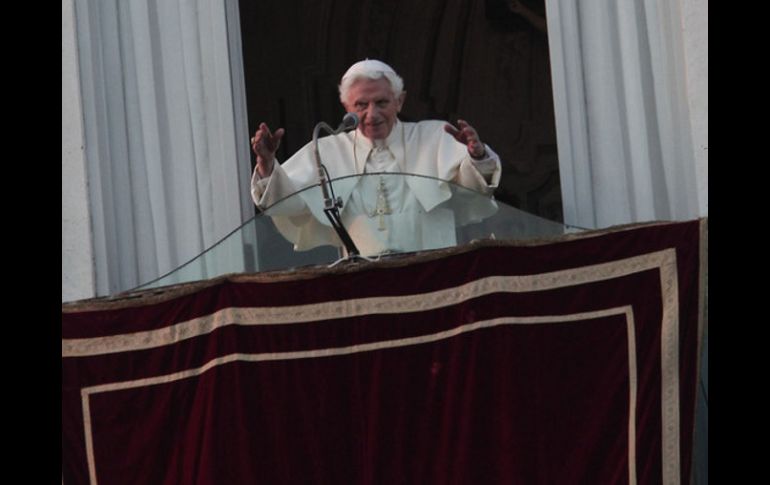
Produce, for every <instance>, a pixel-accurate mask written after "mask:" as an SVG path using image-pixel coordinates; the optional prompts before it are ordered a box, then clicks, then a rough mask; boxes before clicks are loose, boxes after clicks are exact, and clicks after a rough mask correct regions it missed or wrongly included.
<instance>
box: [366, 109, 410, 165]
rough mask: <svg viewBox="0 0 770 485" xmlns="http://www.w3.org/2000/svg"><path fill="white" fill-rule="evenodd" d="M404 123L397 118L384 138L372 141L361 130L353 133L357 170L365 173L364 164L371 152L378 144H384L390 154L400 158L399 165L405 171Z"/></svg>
mask: <svg viewBox="0 0 770 485" xmlns="http://www.w3.org/2000/svg"><path fill="white" fill-rule="evenodd" d="M403 138H404V125H403V123H401V121H400V120H399V119H398V118H396V122H395V123H393V128H392V129H391V130H390V133H389V134H388V136H387V137H386V138H385V139H384V140H375V141H372V140H370V139H369V138H367V137H365V136H364V135H363V134H362V133H360V130H356V131H355V133H354V134H353V154H354V158H355V161H356V171H357V172H358V173H364V165H365V163H366V159H367V157H368V156H369V152H371V151H372V149H374V148H375V147H377V146H384V147H385V149H387V150H388V152H390V156H391V157H393V158H396V159H397V160H398V165H399V167H400V169H401V171H402V172H403V171H404V169H405V165H404V164H405V160H404V153H405V150H406V147H404V146H403V142H404V140H403Z"/></svg>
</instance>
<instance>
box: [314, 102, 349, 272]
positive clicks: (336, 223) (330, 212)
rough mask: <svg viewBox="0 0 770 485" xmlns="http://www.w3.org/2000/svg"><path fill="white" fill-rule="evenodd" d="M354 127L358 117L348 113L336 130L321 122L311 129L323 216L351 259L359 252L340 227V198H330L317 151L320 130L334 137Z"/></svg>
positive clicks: (327, 183) (328, 185)
mask: <svg viewBox="0 0 770 485" xmlns="http://www.w3.org/2000/svg"><path fill="white" fill-rule="evenodd" d="M356 126H358V116H356V115H355V114H353V113H348V114H346V115H345V117H344V118H343V120H342V124H340V126H339V128H337V129H336V130H332V128H331V126H329V125H328V124H326V123H324V122H323V121H322V122H320V123H318V124H317V125H315V128H314V129H313V153H314V155H315V162H316V165H317V167H318V180H319V182H320V184H321V193H322V194H323V199H324V214H326V217H327V218H328V219H329V222H330V223H331V225H332V227H333V228H334V230H335V232H336V233H337V236H339V238H340V240H341V241H342V244H343V245H344V246H345V249H346V250H347V252H348V255H349V256H351V257H355V256H359V255H360V252H359V251H358V248H357V247H356V245H355V243H354V242H353V239H351V237H350V234H348V231H347V230H346V229H345V226H343V225H342V217H341V216H340V211H339V209H340V208H341V207H342V198H341V197H336V198H333V197H332V194H333V191H332V190H330V188H331V181H330V180H329V178H328V177H327V176H326V170H324V166H323V163H322V162H321V154H320V152H319V150H318V134H319V132H320V130H321V129H324V130H326V131H327V132H329V133H330V134H332V135H336V134H338V133H340V132H342V131H344V130H345V129H346V128H355V127H356Z"/></svg>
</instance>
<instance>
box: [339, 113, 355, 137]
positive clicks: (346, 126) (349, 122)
mask: <svg viewBox="0 0 770 485" xmlns="http://www.w3.org/2000/svg"><path fill="white" fill-rule="evenodd" d="M359 121H360V120H359V119H358V115H357V114H355V113H346V114H345V116H344V117H343V118H342V123H340V126H339V127H338V128H337V130H336V131H335V133H340V132H342V131H348V130H355V129H356V128H358V123H359Z"/></svg>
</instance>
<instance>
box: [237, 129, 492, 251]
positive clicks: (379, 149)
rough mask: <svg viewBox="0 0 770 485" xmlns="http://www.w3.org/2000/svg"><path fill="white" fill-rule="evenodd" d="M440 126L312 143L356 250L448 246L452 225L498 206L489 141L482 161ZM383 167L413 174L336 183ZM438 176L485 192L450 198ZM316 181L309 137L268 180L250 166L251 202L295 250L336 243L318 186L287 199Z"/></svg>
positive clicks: (382, 170)
mask: <svg viewBox="0 0 770 485" xmlns="http://www.w3.org/2000/svg"><path fill="white" fill-rule="evenodd" d="M445 124H446V123H445V122H443V121H434V120H430V121H421V122H419V123H405V122H401V121H397V122H396V123H395V125H394V126H393V129H392V131H391V133H390V135H389V136H388V138H387V139H385V140H375V142H374V143H373V142H372V141H371V140H369V139H368V138H366V137H365V136H363V135H361V133H359V132H358V131H357V130H356V131H352V132H348V133H340V134H338V135H332V136H327V137H324V138H321V139H319V140H318V144H319V153H320V156H321V161H322V162H323V164H324V165H325V166H326V168H327V170H328V172H329V177H330V179H332V182H333V188H334V193H335V195H337V196H339V197H340V198H341V199H342V201H343V208H342V210H341V213H340V215H341V218H342V223H343V225H344V226H345V228H346V229H347V230H348V232H349V233H350V236H351V238H352V239H353V241H354V242H355V243H356V246H357V247H358V249H359V251H360V252H361V254H363V255H370V256H371V255H377V254H382V253H387V252H402V251H417V250H423V249H435V248H442V247H449V246H453V245H455V244H456V237H455V226H458V225H463V224H467V223H471V222H476V221H480V220H482V219H484V218H486V217H488V216H490V215H492V214H494V212H495V211H496V210H497V205H496V204H495V202H494V200H493V199H492V198H491V197H492V192H493V191H494V189H495V188H496V187H497V185H498V183H499V181H500V173H501V167H500V157H499V156H498V155H497V154H496V153H494V152H493V151H492V149H490V148H489V147H488V146H487V147H486V151H487V158H485V159H483V160H474V159H473V158H471V156H470V154H469V153H468V148H467V147H466V146H465V145H464V144H462V143H459V142H458V141H457V140H455V139H454V137H452V136H451V135H449V134H448V133H446V132H445V131H444V125H445ZM385 172H401V173H405V174H415V175H418V176H396V175H382V176H379V175H369V176H366V177H348V178H342V179H341V180H335V179H340V178H341V177H346V176H351V175H356V174H364V173H368V174H372V173H374V174H376V173H385ZM428 177H429V178H428ZM444 181H450V182H453V183H455V184H458V185H462V186H464V187H467V188H469V189H472V190H473V191H475V192H481V193H482V194H485V195H486V197H484V196H482V195H475V196H470V197H463V200H450V199H451V198H452V189H451V187H450V185H449V184H447V183H446V182H444ZM317 183H318V169H317V166H316V163H315V158H314V155H313V146H312V142H311V143H308V144H307V145H305V146H304V147H303V148H302V149H300V150H299V151H298V152H297V153H295V154H294V156H292V157H291V158H290V159H288V160H287V161H286V162H285V163H283V164H281V165H279V164H278V163H276V164H275V165H274V168H273V173H272V174H271V176H270V177H267V178H264V179H260V178H259V175H258V173H257V171H256V170H254V174H253V176H252V179H251V196H252V198H253V199H254V202H255V203H256V204H257V206H258V207H260V208H261V209H263V210H265V209H267V210H266V213H267V214H269V215H270V216H271V217H272V219H273V222H274V223H275V225H276V227H277V228H278V230H279V231H280V232H281V234H282V235H283V236H284V237H285V238H286V239H288V240H289V241H291V242H292V243H294V249H295V250H300V251H301V250H307V249H311V248H314V247H316V246H321V245H332V246H338V247H341V246H342V244H341V242H340V240H339V238H338V237H337V235H336V233H335V232H334V229H333V228H332V227H331V224H330V223H329V221H328V219H327V218H326V215H325V214H324V213H323V199H322V197H321V192H320V190H305V191H303V192H301V193H300V194H299V195H295V196H293V197H289V196H291V195H292V194H294V193H295V192H297V191H299V190H301V189H303V188H305V187H310V186H313V185H315V184H317ZM455 192H456V193H457V191H455ZM468 194H472V193H471V192H468ZM458 197H461V196H459V195H455V198H458ZM378 209H380V210H379V211H378ZM383 209H384V210H383ZM383 212H385V213H384V214H383Z"/></svg>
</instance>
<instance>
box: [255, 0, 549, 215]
mask: <svg viewBox="0 0 770 485" xmlns="http://www.w3.org/2000/svg"><path fill="white" fill-rule="evenodd" d="M512 1H513V0H486V1H483V2H480V1H477V0H420V1H419V2H414V1H408V2H407V1H399V0H395V1H394V0H388V1H385V0H333V1H332V0H330V1H322V2H315V1H309V0H305V1H300V0H260V1H253V0H241V2H240V16H241V32H242V36H243V54H244V67H245V76H246V92H247V101H248V117H249V132H250V133H253V132H254V131H255V129H256V127H257V125H258V124H259V122H260V121H265V122H267V123H268V124H269V125H270V126H271V128H278V127H284V128H286V130H287V131H286V136H285V137H284V140H283V143H282V148H281V151H280V152H279V160H286V158H288V156H290V155H291V154H293V153H294V152H295V151H296V150H298V149H299V148H300V147H302V146H303V145H304V144H305V143H307V142H308V141H310V138H311V134H312V129H313V126H314V125H315V124H316V123H317V122H318V121H326V122H328V123H329V124H330V125H335V126H336V124H337V123H338V122H339V121H338V120H340V119H341V118H342V115H343V114H344V111H343V109H342V107H341V106H340V103H339V98H338V92H337V83H338V82H339V78H340V76H341V75H342V73H344V72H345V70H346V69H347V68H348V67H349V66H350V65H351V64H353V63H354V62H356V61H359V60H361V59H364V58H367V57H368V58H374V59H381V60H383V61H385V62H387V63H388V64H390V65H391V66H393V67H394V68H395V69H396V71H398V72H399V74H400V75H401V76H402V77H403V78H404V81H405V89H406V91H407V100H406V104H405V106H404V109H403V111H402V116H401V118H402V119H404V120H406V121H417V120H423V119H431V118H433V119H442V120H453V121H455V120H457V118H463V119H466V120H468V121H469V122H470V123H471V124H472V125H473V126H474V127H476V128H477V129H478V131H479V134H480V135H481V138H482V140H484V141H485V142H486V143H488V144H489V145H490V146H492V147H493V148H494V150H495V151H496V152H497V153H499V154H500V156H501V158H502V161H503V178H502V182H501V185H500V187H499V188H498V190H497V192H496V194H495V195H496V197H497V198H498V199H499V200H501V201H503V202H505V203H507V204H509V205H512V206H515V207H518V208H520V209H523V210H525V211H527V212H530V213H533V214H536V215H539V216H542V217H545V218H548V219H551V220H555V221H562V204H561V190H560V185H559V171H558V170H559V168H558V159H557V151H556V130H555V125H554V111H553V95H552V90H551V75H550V66H549V56H548V38H547V35H546V33H545V32H544V31H543V30H542V29H541V28H538V26H537V25H536V23H537V22H536V21H533V20H532V18H533V17H529V18H527V16H526V15H522V14H521V13H514V11H513V10H512V8H511V7H510V4H511V3H512ZM513 3H516V2H513ZM518 3H520V4H523V5H524V6H525V7H526V8H527V9H528V10H529V12H531V13H532V14H534V15H535V17H534V18H538V17H539V18H540V19H541V20H542V19H543V18H544V17H545V6H544V1H543V0H529V1H528V0H520V1H519V2H518Z"/></svg>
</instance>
